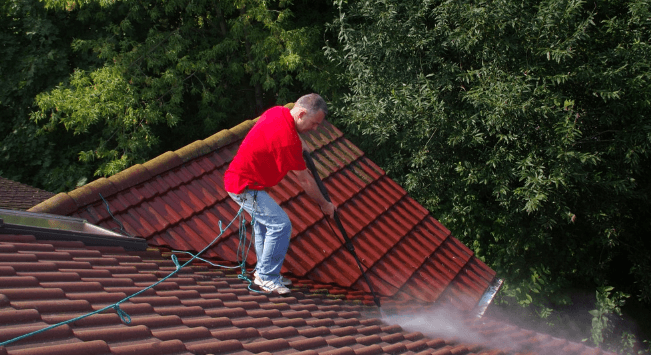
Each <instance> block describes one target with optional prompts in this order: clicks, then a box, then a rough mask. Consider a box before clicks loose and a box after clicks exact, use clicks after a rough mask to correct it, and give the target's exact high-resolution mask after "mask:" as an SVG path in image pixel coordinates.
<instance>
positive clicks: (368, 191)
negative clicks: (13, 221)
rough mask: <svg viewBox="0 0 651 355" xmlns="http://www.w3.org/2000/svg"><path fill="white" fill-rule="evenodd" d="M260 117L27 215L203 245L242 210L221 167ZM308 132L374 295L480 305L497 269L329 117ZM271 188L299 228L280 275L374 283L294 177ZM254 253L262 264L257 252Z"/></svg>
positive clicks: (172, 243) (225, 253)
mask: <svg viewBox="0 0 651 355" xmlns="http://www.w3.org/2000/svg"><path fill="white" fill-rule="evenodd" d="M254 123H255V121H254V120H251V121H246V122H244V123H242V124H240V125H238V126H236V127H234V128H232V129H229V130H223V131H221V132H219V133H217V134H215V135H213V136H211V137H209V138H207V139H205V140H203V141H197V142H194V143H192V144H190V145H188V146H186V147H183V148H181V149H179V150H177V151H174V152H167V153H165V154H163V155H161V156H159V157H157V158H155V159H153V160H151V161H148V162H146V163H144V164H142V165H136V166H133V167H131V168H129V169H127V170H125V171H123V172H121V173H119V174H116V175H114V176H112V177H110V178H108V179H107V178H101V179H99V180H96V181H94V182H92V183H90V184H88V185H86V186H83V187H81V188H79V189H76V190H74V191H71V192H69V193H61V194H58V195H56V196H54V197H52V198H51V199H49V200H47V201H45V202H43V203H41V204H39V205H37V206H35V207H34V208H32V209H31V211H35V212H47V213H56V214H62V215H69V216H75V217H81V218H84V219H86V220H88V221H89V222H91V223H93V224H96V225H99V226H102V227H104V228H107V229H110V230H118V229H120V227H121V226H120V224H122V225H123V226H124V229H125V230H126V232H128V233H129V234H131V235H134V236H138V237H141V238H145V239H146V240H147V241H148V243H149V244H150V245H152V246H163V247H169V248H172V249H176V250H194V251H197V250H201V249H202V248H204V246H205V245H206V244H207V243H209V242H210V241H211V240H212V239H213V238H214V237H215V236H216V235H217V234H218V233H219V227H218V223H219V221H220V220H221V221H222V222H224V223H227V222H228V221H230V220H231V219H232V218H233V216H234V215H235V213H236V211H237V207H238V206H237V205H236V204H235V203H234V202H233V201H232V200H231V199H230V198H229V197H228V196H227V194H226V191H225V190H224V188H223V174H224V172H225V171H226V169H227V167H228V164H229V162H230V161H231V160H232V158H233V156H234V155H235V153H236V151H237V149H238V147H239V144H240V143H241V141H242V139H243V137H244V136H245V135H246V133H247V132H248V131H249V129H250V128H251V127H252V126H253V125H254ZM304 138H305V140H306V141H307V142H308V145H309V147H310V149H311V150H312V151H313V152H312V156H313V158H314V161H315V164H316V166H317V169H318V170H319V173H320V176H321V177H322V179H323V181H324V183H325V185H326V187H327V189H328V191H329V192H330V195H331V198H332V199H333V202H334V203H335V205H337V207H338V211H339V214H340V216H341V219H342V222H343V224H344V226H345V228H346V229H347V234H348V235H349V236H350V237H351V239H352V241H353V244H354V246H355V249H356V251H357V253H358V255H359V257H360V259H361V260H362V263H363V264H364V266H365V267H366V268H368V275H369V277H370V280H371V282H372V284H373V287H374V288H375V290H376V291H377V292H379V293H380V294H381V295H383V296H386V297H395V298H396V299H400V300H418V301H422V302H427V303H431V302H441V301H447V302H452V303H454V304H455V305H456V306H457V307H458V308H460V309H466V310H467V309H471V308H473V307H474V306H475V305H476V303H477V301H478V300H479V299H480V298H481V296H482V294H483V293H484V291H485V290H486V289H487V288H488V286H489V284H490V283H491V281H492V280H493V279H494V277H495V273H494V272H493V270H491V269H490V268H488V267H487V266H486V265H485V264H484V263H483V262H482V261H480V260H479V259H478V258H477V257H475V256H474V255H473V252H472V251H471V250H470V249H468V248H467V247H466V246H465V245H463V244H462V243H460V242H459V241H458V240H457V239H456V238H454V237H453V236H452V235H451V234H450V231H449V230H448V229H446V228H445V227H444V226H442V225H441V224H440V223H439V222H438V221H437V220H436V219H435V218H434V217H433V216H432V215H431V214H430V213H429V212H428V211H427V210H426V209H425V208H423V207H422V206H420V205H419V204H418V203H417V202H416V201H414V200H413V199H412V198H411V197H409V196H408V195H407V193H406V192H405V190H404V189H402V188H401V187H400V186H398V185H397V184H396V183H395V182H394V181H393V180H391V179H390V178H389V177H387V176H386V174H385V173H384V171H383V170H382V169H380V168H379V167H378V166H377V165H376V164H374V163H373V162H372V161H371V160H370V159H368V158H367V157H366V155H365V154H364V153H363V152H362V151H361V150H360V149H358V148H357V147H356V146H355V145H353V144H352V143H351V142H350V141H348V140H347V139H346V138H345V137H344V136H343V134H342V133H341V131H339V130H338V129H337V128H336V127H334V126H333V125H332V124H330V123H329V122H327V121H325V122H324V123H323V125H322V127H320V128H319V130H318V131H316V132H311V133H308V134H305V135H304ZM270 193H271V195H272V196H273V197H274V198H275V199H276V200H277V201H278V202H279V203H280V204H281V206H282V207H283V208H284V209H285V211H287V213H288V214H289V216H290V219H291V221H292V224H293V232H292V241H291V245H290V250H289V252H288V254H287V258H286V261H285V264H284V270H283V272H288V273H291V274H293V275H296V276H298V277H307V278H309V279H311V280H314V281H317V282H321V283H326V284H330V283H334V284H337V285H340V286H342V287H352V288H354V289H358V290H364V291H368V287H367V286H366V284H365V282H364V278H363V277H362V275H361V272H360V270H359V269H358V267H357V265H356V263H355V261H354V259H353V258H352V256H351V255H350V254H349V253H348V251H347V249H346V248H345V247H344V246H343V243H342V237H341V236H340V235H339V232H338V231H335V229H334V228H333V227H335V224H334V223H331V221H329V219H327V218H326V217H324V215H323V214H322V213H321V211H320V209H319V208H318V206H317V205H316V204H315V203H314V202H312V201H311V200H310V199H309V198H308V197H307V196H306V194H305V193H304V192H303V191H302V189H301V188H300V186H299V184H298V183H297V181H296V178H295V175H294V174H293V173H290V174H289V175H288V176H287V178H285V179H284V180H283V181H282V182H281V183H280V184H279V185H278V186H276V187H275V188H273V189H272V190H271V191H270ZM103 199H104V200H103ZM104 201H106V204H108V207H109V208H108V209H107V207H106V205H105V202H104ZM109 211H110V213H109ZM111 214H112V215H113V216H111ZM335 228H336V227H335ZM238 240H239V239H238V233H237V230H236V229H235V228H230V229H229V230H228V232H227V233H226V234H225V235H224V236H223V237H222V238H221V239H220V240H219V241H218V242H217V243H216V244H215V246H214V247H213V248H211V249H210V250H209V251H208V252H207V254H206V255H207V256H209V257H214V258H219V259H222V260H230V261H234V260H235V258H236V251H237V247H238ZM248 261H249V263H250V264H253V263H255V254H254V253H253V251H251V252H250V254H249V257H248Z"/></svg>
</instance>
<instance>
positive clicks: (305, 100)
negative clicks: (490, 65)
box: [295, 94, 328, 116]
mask: <svg viewBox="0 0 651 355" xmlns="http://www.w3.org/2000/svg"><path fill="white" fill-rule="evenodd" d="M295 105H296V106H300V107H303V108H304V109H306V110H308V111H309V112H310V113H311V114H315V113H317V112H319V110H321V111H323V114H324V115H325V116H327V115H328V105H326V102H325V100H323V98H322V97H321V95H319V94H307V95H303V96H301V97H300V98H299V99H298V100H296V103H295Z"/></svg>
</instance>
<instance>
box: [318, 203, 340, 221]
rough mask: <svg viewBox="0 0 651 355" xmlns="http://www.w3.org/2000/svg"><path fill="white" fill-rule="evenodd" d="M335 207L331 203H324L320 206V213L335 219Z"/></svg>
mask: <svg viewBox="0 0 651 355" xmlns="http://www.w3.org/2000/svg"><path fill="white" fill-rule="evenodd" d="M336 210H337V207H335V205H334V204H333V203H332V202H328V201H326V202H325V204H324V205H321V211H322V212H323V214H326V215H328V216H330V218H335V211H336Z"/></svg>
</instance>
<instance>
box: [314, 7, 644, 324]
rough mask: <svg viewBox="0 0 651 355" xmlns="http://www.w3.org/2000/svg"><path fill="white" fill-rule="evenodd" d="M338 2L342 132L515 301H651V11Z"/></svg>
mask: <svg viewBox="0 0 651 355" xmlns="http://www.w3.org/2000/svg"><path fill="white" fill-rule="evenodd" d="M336 4H337V5H338V7H339V10H340V15H339V17H338V19H337V20H336V21H334V23H333V24H332V29H333V30H334V31H336V33H337V34H338V38H339V41H340V42H341V47H334V46H332V47H330V48H328V50H327V52H328V55H329V56H330V57H331V58H332V59H333V60H335V61H337V62H338V63H339V64H340V65H341V66H343V67H344V68H345V73H344V74H343V75H342V76H341V80H344V81H345V82H346V83H348V85H349V86H350V92H349V94H347V95H346V96H345V97H344V98H343V99H342V101H341V103H340V104H339V107H340V109H339V110H337V111H336V114H337V115H338V116H339V117H340V118H339V119H340V122H341V123H343V124H345V125H346V127H347V128H348V131H350V132H354V133H355V134H356V135H357V136H358V137H360V138H359V141H360V144H361V145H362V149H364V150H365V151H367V152H372V153H371V155H372V158H373V159H374V160H376V161H378V162H379V164H380V166H382V167H384V168H385V169H386V170H387V173H388V174H389V175H390V176H391V177H393V178H394V179H396V180H397V181H398V182H399V183H401V184H402V186H405V187H406V189H407V190H408V191H409V193H410V194H412V195H413V196H414V197H415V198H416V199H417V200H418V201H419V202H420V203H422V204H423V205H424V206H425V207H427V208H428V209H429V210H430V211H431V212H432V213H433V214H434V216H436V217H437V218H439V219H440V220H441V222H442V223H443V224H444V225H446V226H447V227H448V228H449V229H450V230H451V231H452V232H453V234H454V235H455V236H457V237H458V238H460V239H461V240H462V241H463V242H464V243H465V244H466V245H468V246H470V247H471V248H473V249H474V250H475V252H476V253H477V255H478V256H479V257H480V258H481V259H483V260H484V261H486V262H487V263H488V264H489V266H491V267H492V268H494V269H495V270H496V271H497V273H498V275H502V276H503V277H505V278H506V284H505V288H504V291H503V292H504V293H505V294H508V295H511V296H513V297H514V298H515V299H516V300H517V301H518V302H519V303H520V304H534V305H535V306H536V309H537V311H538V313H539V314H540V315H548V314H549V313H550V312H551V308H550V307H555V306H558V305H561V304H566V303H567V302H568V297H567V293H566V292H564V291H565V290H567V289H568V288H569V287H571V286H572V287H583V288H592V289H593V290H594V289H595V287H596V286H607V285H610V286H615V287H616V288H618V289H619V290H623V291H625V292H627V293H631V294H634V295H636V296H637V297H638V299H640V300H642V301H644V302H649V301H650V300H651V288H650V286H649V285H651V282H650V281H651V280H649V277H650V276H649V275H651V273H649V271H650V269H649V266H650V265H651V262H650V261H651V258H650V257H649V256H648V253H646V252H645V251H646V250H649V246H650V245H649V243H650V242H649V241H648V238H646V235H647V234H648V230H649V220H650V219H649V211H651V209H650V207H651V206H650V203H649V188H650V185H649V178H648V176H649V173H650V171H649V167H651V164H649V163H650V161H649V149H650V148H651V138H650V137H651V118H650V117H649V114H648V112H649V108H650V105H651V100H650V99H651V86H650V82H651V81H650V79H651V77H650V75H651V72H650V71H649V61H648V58H650V57H651V51H650V50H651V49H650V47H649V40H650V39H651V27H650V26H649V25H651V20H650V18H651V16H650V13H649V9H650V8H651V7H650V6H649V5H650V4H649V2H648V1H646V0H630V1H608V0H598V1H589V2H588V1H577V0H523V1H519V2H515V3H514V2H512V1H503V0H493V1H480V2H474V1H429V0H423V1H416V0H412V1H394V0H375V1H364V2H344V1H337V2H336ZM344 107H345V109H344ZM629 273H630V275H632V279H633V281H634V282H626V280H627V276H628V275H629Z"/></svg>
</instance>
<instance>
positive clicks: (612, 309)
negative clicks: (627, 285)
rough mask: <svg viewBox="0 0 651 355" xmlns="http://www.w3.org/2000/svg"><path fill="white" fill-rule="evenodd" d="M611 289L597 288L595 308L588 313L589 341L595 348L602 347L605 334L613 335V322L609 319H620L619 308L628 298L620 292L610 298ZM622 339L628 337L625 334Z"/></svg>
mask: <svg viewBox="0 0 651 355" xmlns="http://www.w3.org/2000/svg"><path fill="white" fill-rule="evenodd" d="M613 289H614V288H613V287H606V286H602V287H599V288H597V302H596V307H597V308H596V309H594V310H592V311H590V315H592V329H591V334H592V336H591V340H592V342H593V343H594V345H595V346H600V345H602V343H603V342H604V335H605V334H612V333H613V331H614V329H613V321H612V320H611V318H612V317H617V316H620V317H621V315H622V310H621V307H622V306H623V305H624V302H625V301H626V300H625V299H626V298H628V297H629V295H626V294H624V293H622V292H621V291H618V292H615V293H614V294H613V295H612V296H611V292H612V291H613ZM604 333H605V334H604ZM629 334H630V333H629ZM631 335H632V334H631ZM624 337H625V338H626V339H629V338H630V336H626V334H625V335H624ZM585 340H587V339H585ZM629 340H630V339H629Z"/></svg>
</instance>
